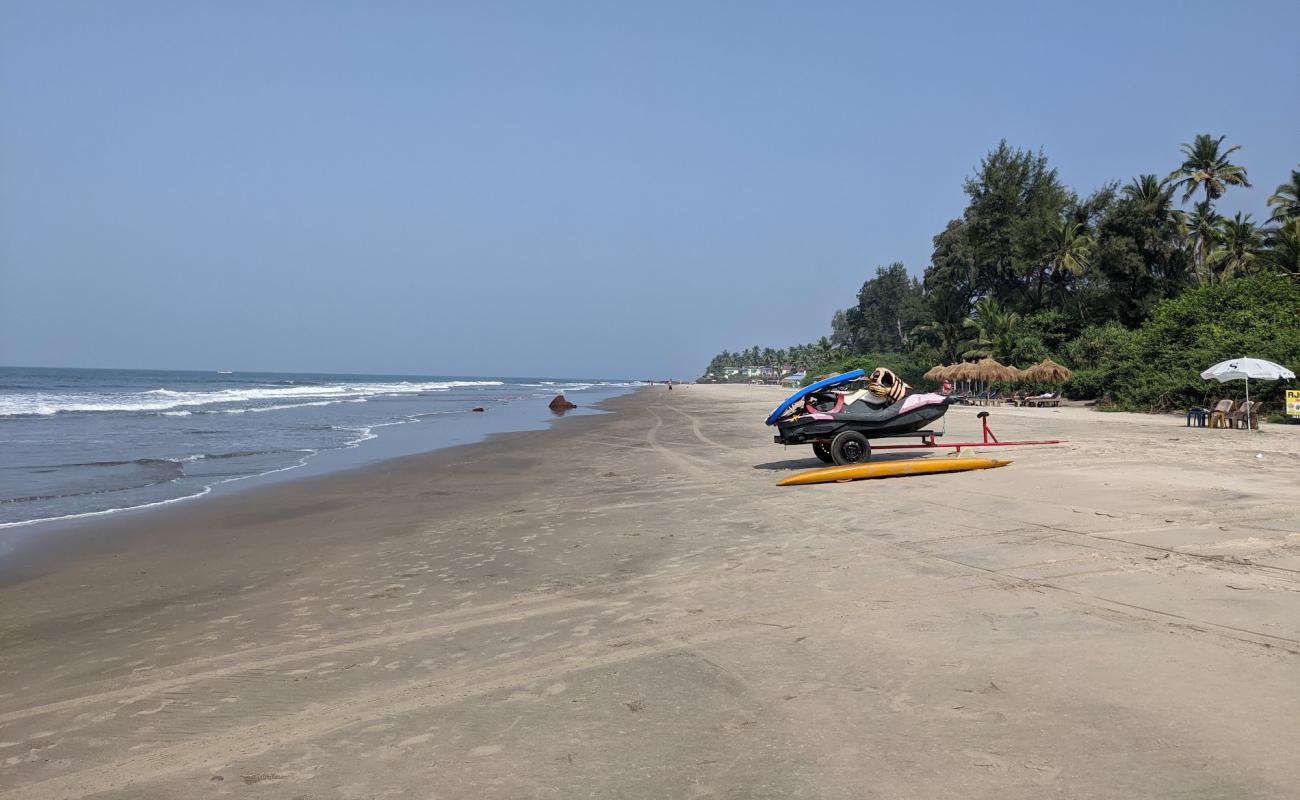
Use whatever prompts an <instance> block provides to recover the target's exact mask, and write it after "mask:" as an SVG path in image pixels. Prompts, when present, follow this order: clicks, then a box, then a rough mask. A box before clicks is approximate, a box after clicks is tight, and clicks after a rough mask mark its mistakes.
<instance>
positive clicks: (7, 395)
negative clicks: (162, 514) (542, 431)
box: [0, 367, 638, 527]
mask: <svg viewBox="0 0 1300 800" xmlns="http://www.w3.org/2000/svg"><path fill="white" fill-rule="evenodd" d="M636 385H638V384H636V383H635V382H632V381H617V380H573V379H556V378H552V379H540V378H539V379H530V378H476V377H454V376H409V375H328V374H289V373H285V374H275V373H230V374H218V373H215V372H177V371H146V370H97V369H43V368H26V367H0V527H13V526H18V525H23V526H26V525H30V524H33V523H36V522H44V521H49V520H58V519H69V518H79V517H84V516H90V515H97V514H105V513H112V512H114V511H120V510H129V509H136V508H141V507H147V506H153V505H159V504H165V503H173V502H178V501H181V500H184V499H186V498H192V497H198V496H202V495H205V494H208V493H210V492H212V491H213V490H214V489H218V488H222V487H227V486H230V485H233V484H235V483H236V482H238V483H239V485H241V486H247V485H259V484H264V483H266V482H267V481H269V480H273V479H276V478H283V477H291V476H296V475H302V474H310V473H314V472H321V471H328V470H330V469H342V468H348V467H352V466H357V465H359V464H361V463H364V462H366V461H371V460H375V459H377V458H384V457H390V456H396V455H405V454H410V453H415V452H423V451H426V450H431V449H436V448H438V447H442V446H447V445H451V444H459V443H464V442H467V441H474V440H478V439H481V438H482V437H483V436H485V435H486V434H489V433H493V432H498V431H504V430H522V429H527V428H536V427H540V426H541V425H543V424H545V420H547V419H549V418H550V413H549V411H548V410H547V408H546V403H547V401H548V400H549V399H550V398H551V397H553V396H554V395H556V394H559V393H563V394H565V395H566V396H568V397H569V399H570V400H572V401H573V402H576V403H578V404H579V405H581V406H586V405H590V404H592V403H595V402H598V401H599V400H602V399H605V398H608V397H612V396H614V395H617V394H620V393H623V392H627V391H629V390H630V389H631V388H632V387H634V386H636ZM475 407H482V408H484V409H486V412H485V413H476V412H473V411H472V410H471V409H473V408H475Z"/></svg>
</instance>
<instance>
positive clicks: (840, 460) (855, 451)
mask: <svg viewBox="0 0 1300 800" xmlns="http://www.w3.org/2000/svg"><path fill="white" fill-rule="evenodd" d="M865 374H866V373H865V372H864V371H863V370H860V369H858V370H853V371H852V372H846V373H843V374H841V375H835V376H832V377H830V378H826V379H825V380H821V381H818V382H816V383H813V384H811V385H809V386H805V387H804V388H803V389H800V390H799V391H797V392H795V393H794V394H792V395H791V396H790V397H788V398H786V400H785V401H784V402H782V403H781V405H779V406H777V407H776V408H775V409H774V410H773V411H772V413H771V414H770V415H768V418H767V424H768V425H774V426H776V428H777V431H778V433H777V434H776V436H774V437H773V441H775V442H776V443H777V444H783V445H797V444H811V445H812V448H813V453H815V454H816V456H817V458H819V459H821V460H822V461H824V462H825V463H827V464H835V465H838V466H844V465H849V464H862V463H865V462H866V461H868V460H870V458H871V451H872V450H873V449H874V450H917V449H920V450H954V451H956V453H957V455H961V451H962V450H963V449H964V448H974V447H1021V446H1026V445H1046V444H1061V443H1062V442H1064V441H1065V440H1064V439H1032V440H1018V441H1008V442H1004V441H1001V440H999V439H998V437H997V436H996V435H995V434H994V433H993V431H992V430H990V429H989V419H988V418H989V412H987V411H981V412H980V413H979V414H978V417H979V420H980V424H981V427H982V434H983V437H982V439H981V440H980V441H977V442H975V441H971V442H941V441H939V437H941V436H943V434H944V432H943V431H942V430H938V431H936V430H931V429H929V428H927V427H926V425H928V424H929V423H932V422H935V421H937V420H939V419H941V418H942V417H943V416H944V414H946V413H947V411H948V406H950V405H951V404H952V403H954V402H955V401H956V399H957V398H954V397H948V396H945V395H937V394H910V395H906V396H904V397H902V399H899V400H897V401H895V402H894V403H891V404H890V405H888V406H885V407H882V408H872V407H871V406H870V405H869V404H867V403H865V402H864V401H863V400H861V399H858V400H848V399H847V398H846V395H845V393H844V392H843V391H840V390H839V387H843V386H844V385H845V384H848V383H850V382H852V381H857V380H862V379H863V377H864V376H865ZM846 400H847V401H846ZM801 401H802V405H800V403H801ZM904 437H907V438H917V439H920V440H921V441H920V442H919V443H917V444H875V443H873V441H872V440H877V441H878V440H880V439H898V438H904Z"/></svg>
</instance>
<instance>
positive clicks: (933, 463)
mask: <svg viewBox="0 0 1300 800" xmlns="http://www.w3.org/2000/svg"><path fill="white" fill-rule="evenodd" d="M1010 463H1011V461H1010V460H1009V459H1000V458H922V459H916V460H909V461H877V462H874V463H867V464H847V465H845V466H843V467H824V468H822V469H810V470H808V471H807V472H800V473H797V474H794V475H791V476H790V477H788V478H784V479H782V480H780V481H778V482H777V484H776V485H777V486H802V485H804V484H807V483H831V482H832V481H853V480H857V479H859V478H892V477H894V476H896V475H929V474H932V473H936V472H965V471H966V470H971V469H992V468H994V467H1005V466H1006V465H1007V464H1010Z"/></svg>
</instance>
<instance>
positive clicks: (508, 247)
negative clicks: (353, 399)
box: [0, 2, 1300, 379]
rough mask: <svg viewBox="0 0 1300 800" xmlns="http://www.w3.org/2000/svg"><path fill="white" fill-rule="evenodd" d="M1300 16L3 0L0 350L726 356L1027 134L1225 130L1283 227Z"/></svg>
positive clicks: (952, 195) (1066, 140)
mask: <svg viewBox="0 0 1300 800" xmlns="http://www.w3.org/2000/svg"><path fill="white" fill-rule="evenodd" d="M1207 21H1209V22H1207ZM1207 25H1208V26H1210V27H1212V29H1213V47H1212V48H1210V52H1212V55H1208V56H1206V55H1201V54H1202V53H1204V52H1206V50H1207V48H1206V47H1204V46H1202V44H1203V43H1204V39H1205V37H1206V35H1207V34H1206V30H1207ZM1298 26H1300V6H1297V5H1296V4H1287V3H1282V2H1253V3H1246V4H1242V5H1241V6H1233V7H1230V8H1225V7H1223V6H1222V5H1220V4H1211V3H1206V2H1202V3H1180V4H1174V3H1159V4H1155V3H1152V4H1142V5H1136V4H1120V3H1104V4H1097V5H1093V6H1089V7H1087V8H1086V9H1066V8H1061V7H1054V6H1043V5H1041V4H1029V3H1007V4H995V5H980V6H969V5H965V4H951V5H947V6H944V7H942V8H938V9H936V8H934V7H925V8H916V9H913V8H905V7H888V8H872V7H867V6H860V5H857V4H840V5H827V6H819V7H814V8H798V9H796V8H793V7H790V6H787V5H784V4H774V3H767V4H732V3H719V4H709V5H705V6H701V5H697V4H685V3H669V4H662V5H656V6H653V7H649V6H647V7H643V8H637V7H629V6H624V5H611V6H601V5H594V6H593V5H580V4H569V3H551V4H495V5H480V6H470V7H464V6H452V5H447V6H437V5H426V4H408V3H401V2H393V3H383V4H374V5H364V6H362V5H348V4H336V3H312V4H308V3H277V4H270V5H265V4H255V3H247V2H234V3H227V4H221V5H219V6H218V5H200V4H179V5H178V4H167V3H160V2H159V3H155V2H135V3H127V4H112V5H107V4H105V5H96V4H88V3H87V4H81V3H23V2H0V363H3V364H6V365H13V366H48V367H81V368H124V369H186V370H198V371H203V370H204V369H212V370H216V369H232V370H235V371H236V372H239V371H244V372H331V373H350V374H391V375H476V376H496V375H504V376H525V375H535V376H558V377H597V376H599V377H609V378H642V377H647V378H654V379H659V378H666V377H673V378H682V379H686V378H692V377H696V376H698V375H699V374H700V371H701V370H702V369H703V368H704V366H705V364H706V363H707V361H708V359H709V358H710V357H711V356H712V355H713V354H715V353H716V352H718V351H719V350H721V349H723V348H729V349H733V350H735V349H740V348H746V347H749V346H751V345H755V344H757V345H759V346H771V347H778V346H785V345H791V344H795V343H800V342H807V341H810V340H815V339H816V338H818V337H820V336H823V335H826V334H828V333H829V328H830V318H831V314H832V313H833V312H834V311H835V310H836V309H837V308H841V307H843V306H845V305H847V304H848V303H849V302H851V301H852V298H853V296H854V294H855V292H856V291H857V289H858V288H859V286H860V285H861V284H862V282H863V281H864V280H865V279H866V278H868V277H870V276H871V275H872V274H874V271H875V269H876V267H877V266H880V265H885V264H889V263H890V262H893V261H903V262H904V263H905V264H906V265H907V267H908V269H909V270H910V271H911V272H912V273H913V274H920V272H921V270H923V269H924V267H925V266H926V264H927V263H928V258H929V254H930V248H931V237H932V236H933V235H934V234H936V233H938V232H939V231H940V230H941V229H942V228H943V226H944V224H945V223H946V222H947V221H948V220H949V219H951V218H953V217H955V216H958V215H959V214H960V213H961V211H962V208H963V207H964V205H965V202H964V200H965V198H964V196H963V194H962V180H963V179H964V178H965V177H966V176H967V175H969V174H970V173H971V172H972V170H973V169H974V167H975V166H976V164H977V163H978V162H979V160H980V158H981V157H982V156H983V155H984V154H985V153H986V152H987V151H988V150H990V149H991V148H993V147H994V146H996V145H997V143H998V141H999V140H1001V139H1004V138H1005V139H1006V140H1008V141H1009V142H1010V143H1011V144H1013V145H1015V146H1018V147H1023V148H1032V149H1035V150H1037V149H1039V148H1041V149H1042V150H1043V151H1044V152H1045V153H1046V155H1047V156H1048V158H1049V160H1050V163H1051V164H1052V165H1053V166H1054V167H1056V168H1057V169H1058V170H1059V171H1060V175H1061V178H1062V180H1063V181H1064V182H1065V183H1066V184H1067V185H1068V186H1070V187H1072V188H1074V189H1076V190H1077V191H1079V192H1080V193H1085V194H1086V193H1087V192H1090V191H1092V190H1094V189H1097V188H1099V187H1100V186H1101V185H1103V184H1104V183H1105V182H1108V181H1113V180H1118V181H1127V180H1128V179H1130V178H1132V177H1133V176H1135V175H1137V174H1140V173H1145V172H1154V173H1156V174H1158V175H1160V176H1162V177H1163V175H1165V174H1168V172H1169V171H1170V170H1172V169H1173V168H1174V167H1175V166H1177V164H1178V162H1179V161H1180V154H1179V151H1178V147H1179V145H1180V144H1181V143H1183V142H1188V141H1190V140H1191V139H1192V138H1193V137H1194V136H1195V135H1196V134H1198V133H1203V132H1209V133H1213V134H1214V135H1216V136H1218V135H1226V136H1227V141H1228V142H1229V143H1231V144H1239V145H1241V146H1242V149H1241V151H1239V153H1237V154H1236V155H1235V156H1234V160H1236V161H1237V162H1238V163H1241V164H1243V165H1245V166H1246V167H1247V168H1248V169H1249V175H1250V179H1251V181H1252V183H1253V184H1254V187H1253V188H1251V189H1233V190H1231V191H1229V192H1228V193H1227V195H1226V196H1225V197H1224V198H1223V199H1222V200H1221V201H1219V204H1218V207H1219V209H1220V210H1221V211H1222V212H1224V213H1226V214H1231V213H1233V212H1234V211H1237V210H1242V211H1248V212H1250V213H1252V214H1253V215H1254V218H1255V220H1256V221H1262V220H1263V219H1264V218H1266V217H1267V216H1268V214H1267V211H1266V207H1265V198H1266V197H1267V196H1268V195H1269V194H1270V193H1271V192H1272V191H1273V190H1274V187H1276V186H1277V185H1278V184H1279V183H1281V182H1282V181H1283V180H1285V179H1286V178H1287V176H1288V175H1289V171H1290V170H1292V169H1295V168H1297V164H1298V163H1300V90H1297V86H1296V80H1295V76H1297V75H1300V49H1297V48H1296V47H1295V44H1294V31H1295V30H1296V29H1297V27H1298ZM1288 75H1289V76H1291V77H1290V78H1287V76H1288ZM1282 81H1285V82H1287V84H1286V85H1283V86H1281V87H1280V88H1279V87H1278V86H1276V85H1275V84H1277V83H1279V82H1282ZM1207 98H1212V102H1210V101H1208V100H1207Z"/></svg>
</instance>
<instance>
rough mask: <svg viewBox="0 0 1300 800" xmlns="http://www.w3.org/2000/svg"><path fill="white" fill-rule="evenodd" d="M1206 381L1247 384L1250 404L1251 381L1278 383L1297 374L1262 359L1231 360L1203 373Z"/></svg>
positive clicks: (1247, 421)
mask: <svg viewBox="0 0 1300 800" xmlns="http://www.w3.org/2000/svg"><path fill="white" fill-rule="evenodd" d="M1201 377H1202V378H1204V379H1205V380H1207V381H1208V380H1216V381H1218V382H1219V383H1225V382H1227V381H1240V380H1244V381H1245V382H1246V402H1247V403H1249V402H1250V379H1251V378H1254V379H1255V380H1257V381H1277V380H1283V379H1285V380H1291V379H1293V378H1295V373H1294V372H1292V371H1291V370H1289V369H1287V368H1286V367H1284V366H1282V365H1281V364H1274V363H1273V362H1272V361H1265V360H1264V359H1262V358H1230V359H1228V360H1227V361H1220V362H1219V363H1217V364H1215V365H1214V366H1212V367H1210V368H1209V369H1207V370H1206V371H1204V372H1202V373H1201ZM1246 429H1247V430H1249V429H1250V410H1249V408H1247V410H1246Z"/></svg>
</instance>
